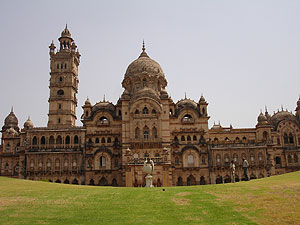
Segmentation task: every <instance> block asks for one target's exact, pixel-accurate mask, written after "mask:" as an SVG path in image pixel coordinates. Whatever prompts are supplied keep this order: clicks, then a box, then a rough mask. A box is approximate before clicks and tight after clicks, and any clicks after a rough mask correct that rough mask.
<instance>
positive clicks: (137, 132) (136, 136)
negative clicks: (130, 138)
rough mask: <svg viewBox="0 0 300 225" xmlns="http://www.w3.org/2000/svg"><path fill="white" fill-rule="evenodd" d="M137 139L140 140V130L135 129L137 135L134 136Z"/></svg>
mask: <svg viewBox="0 0 300 225" xmlns="http://www.w3.org/2000/svg"><path fill="white" fill-rule="evenodd" d="M134 137H135V139H139V137H140V128H138V127H137V128H135V135H134Z"/></svg>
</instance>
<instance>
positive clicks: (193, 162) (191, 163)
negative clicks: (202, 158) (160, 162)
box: [182, 148, 199, 167]
mask: <svg viewBox="0 0 300 225" xmlns="http://www.w3.org/2000/svg"><path fill="white" fill-rule="evenodd" d="M182 160H183V167H198V166H199V151H198V149H195V148H186V149H185V150H184V151H183V153H182Z"/></svg>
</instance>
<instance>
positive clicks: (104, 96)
mask: <svg viewBox="0 0 300 225" xmlns="http://www.w3.org/2000/svg"><path fill="white" fill-rule="evenodd" d="M103 102H105V94H104V96H103Z"/></svg>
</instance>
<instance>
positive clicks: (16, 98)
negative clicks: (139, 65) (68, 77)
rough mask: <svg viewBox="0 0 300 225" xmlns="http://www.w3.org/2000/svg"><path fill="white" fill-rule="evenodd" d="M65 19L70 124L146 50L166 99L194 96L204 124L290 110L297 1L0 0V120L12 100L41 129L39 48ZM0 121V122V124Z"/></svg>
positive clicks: (299, 51)
mask: <svg viewBox="0 0 300 225" xmlns="http://www.w3.org/2000/svg"><path fill="white" fill-rule="evenodd" d="M66 23H67V24H68V28H69V30H70V32H71V34H72V37H73V39H74V40H75V42H76V44H77V46H78V49H79V52H80V53H81V55H82V56H81V63H80V65H79V92H78V107H77V118H78V121H77V125H82V123H81V122H80V120H79V118H80V116H81V114H82V108H81V106H82V105H83V104H84V102H85V100H86V98H87V96H88V97H89V99H90V100H91V102H92V104H95V103H96V102H99V101H101V100H102V99H103V96H104V95H105V96H106V99H107V100H109V101H111V102H112V103H114V104H116V102H117V100H118V98H119V97H120V96H121V94H122V92H123V90H124V89H123V88H122V85H121V82H122V80H123V78H124V74H125V71H126V68H127V67H128V65H129V64H130V63H131V62H132V61H133V60H135V59H136V58H137V57H138V56H139V54H140V53H141V48H142V41H143V39H144V40H145V44H146V52H147V53H148V55H149V56H150V57H151V58H152V59H154V60H155V61H157V62H158V63H159V64H160V65H161V67H162V69H163V71H164V74H165V77H166V79H167V81H168V86H167V89H166V90H167V91H168V93H169V95H170V96H171V97H172V99H173V101H174V102H175V103H176V102H177V101H178V100H180V99H182V98H184V95H185V93H186V96H187V98H190V99H193V100H195V101H196V102H198V101H199V99H200V97H201V94H203V95H204V97H205V99H206V101H207V102H208V103H209V105H208V113H209V115H210V120H209V127H211V126H212V125H213V123H214V121H215V122H216V123H218V122H219V121H220V123H221V125H222V126H229V125H230V124H232V126H233V127H234V128H244V127H254V126H255V125H256V123H257V116H258V115H259V113H260V111H261V110H263V111H264V109H265V106H267V109H268V111H269V113H271V114H272V113H273V111H277V110H278V109H281V107H283V108H284V110H286V109H287V110H288V111H293V113H294V112H295V111H294V110H295V108H296V102H297V100H298V98H299V94H300V85H299V84H300V1H299V0H295V1H293V0H243V1H241V0H226V1H225V0H219V1H217V0H195V1H192V0H187V1H176V0H164V1H161V0H151V1H149V0H148V1H145V0H127V1H124V0H119V1H117V0H110V1H108V0H107V1H100V0H99V1H76V0H72V1H56V0H52V1H38V0H35V1H33V0H28V1H17V0H16V1H4V0H3V1H0V27H1V30H0V43H1V54H0V77H1V82H0V96H1V97H0V105H1V108H0V126H2V125H3V124H4V119H5V117H6V116H7V115H8V114H9V112H10V110H11V107H12V106H13V108H14V112H15V114H16V116H17V117H18V120H19V126H20V127H23V124H24V122H25V121H26V119H27V118H28V116H30V118H31V120H32V121H33V123H34V125H35V126H36V127H43V126H47V121H48V115H47V114H48V98H49V78H50V75H49V72H50V70H49V63H50V61H49V48H48V47H49V45H50V43H51V41H52V40H53V41H54V44H55V45H56V46H58V40H57V39H58V38H59V37H60V34H61V31H62V30H63V29H64V27H65V25H66ZM1 123H2V125H1Z"/></svg>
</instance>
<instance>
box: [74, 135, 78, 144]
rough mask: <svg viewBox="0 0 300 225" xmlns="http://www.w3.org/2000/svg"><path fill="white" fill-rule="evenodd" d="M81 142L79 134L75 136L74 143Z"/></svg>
mask: <svg viewBox="0 0 300 225" xmlns="http://www.w3.org/2000/svg"><path fill="white" fill-rule="evenodd" d="M78 143H79V138H78V136H77V135H75V136H74V144H75V145H76V144H78Z"/></svg>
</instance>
